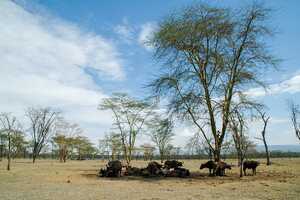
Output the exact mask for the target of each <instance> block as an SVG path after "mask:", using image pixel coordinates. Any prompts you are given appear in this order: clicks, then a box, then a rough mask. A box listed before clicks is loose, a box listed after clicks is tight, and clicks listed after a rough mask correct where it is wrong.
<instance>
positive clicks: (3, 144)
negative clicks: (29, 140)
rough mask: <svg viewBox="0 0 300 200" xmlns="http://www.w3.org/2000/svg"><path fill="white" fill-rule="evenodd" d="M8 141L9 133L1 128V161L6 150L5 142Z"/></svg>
mask: <svg viewBox="0 0 300 200" xmlns="http://www.w3.org/2000/svg"><path fill="white" fill-rule="evenodd" d="M6 141H7V135H6V133H5V132H4V131H3V130H0V161H2V158H3V153H4V150H5V147H6V146H5V144H6Z"/></svg>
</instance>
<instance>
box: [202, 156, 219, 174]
mask: <svg viewBox="0 0 300 200" xmlns="http://www.w3.org/2000/svg"><path fill="white" fill-rule="evenodd" d="M204 168H208V169H209V175H214V174H215V171H216V168H217V164H216V163H215V162H214V161H212V160H209V161H207V162H206V163H203V164H201V165H200V169H204Z"/></svg>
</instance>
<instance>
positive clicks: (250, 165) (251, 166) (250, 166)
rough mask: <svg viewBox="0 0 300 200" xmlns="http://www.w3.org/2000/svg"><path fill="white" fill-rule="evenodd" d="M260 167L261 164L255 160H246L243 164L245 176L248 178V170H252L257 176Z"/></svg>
mask: <svg viewBox="0 0 300 200" xmlns="http://www.w3.org/2000/svg"><path fill="white" fill-rule="evenodd" d="M258 165H259V162H257V161H254V160H246V161H244V163H243V171H244V175H245V176H246V169H252V174H253V175H255V174H256V168H257V166H258Z"/></svg>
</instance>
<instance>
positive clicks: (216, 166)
mask: <svg viewBox="0 0 300 200" xmlns="http://www.w3.org/2000/svg"><path fill="white" fill-rule="evenodd" d="M204 168H208V169H209V175H217V176H224V175H225V170H226V169H231V166H230V165H228V164H227V163H225V162H223V161H219V162H217V163H216V162H214V161H212V160H209V161H207V162H206V163H203V164H201V165H200V169H204Z"/></svg>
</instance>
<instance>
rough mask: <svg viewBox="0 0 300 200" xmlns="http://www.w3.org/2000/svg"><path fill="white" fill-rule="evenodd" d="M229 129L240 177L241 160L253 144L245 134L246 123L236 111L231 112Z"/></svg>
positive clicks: (241, 170)
mask: <svg viewBox="0 0 300 200" xmlns="http://www.w3.org/2000/svg"><path fill="white" fill-rule="evenodd" d="M229 129H230V131H231V132H232V137H233V140H234V144H235V149H236V151H237V156H238V164H239V167H240V177H242V176H243V162H244V159H245V157H246V153H247V151H248V149H249V148H250V147H251V146H252V145H253V143H252V142H251V141H250V140H249V138H248V137H247V136H246V135H245V131H246V124H245V120H244V117H243V116H242V115H241V114H240V113H239V112H238V111H236V112H234V113H232V114H231V117H230V123H229Z"/></svg>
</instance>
